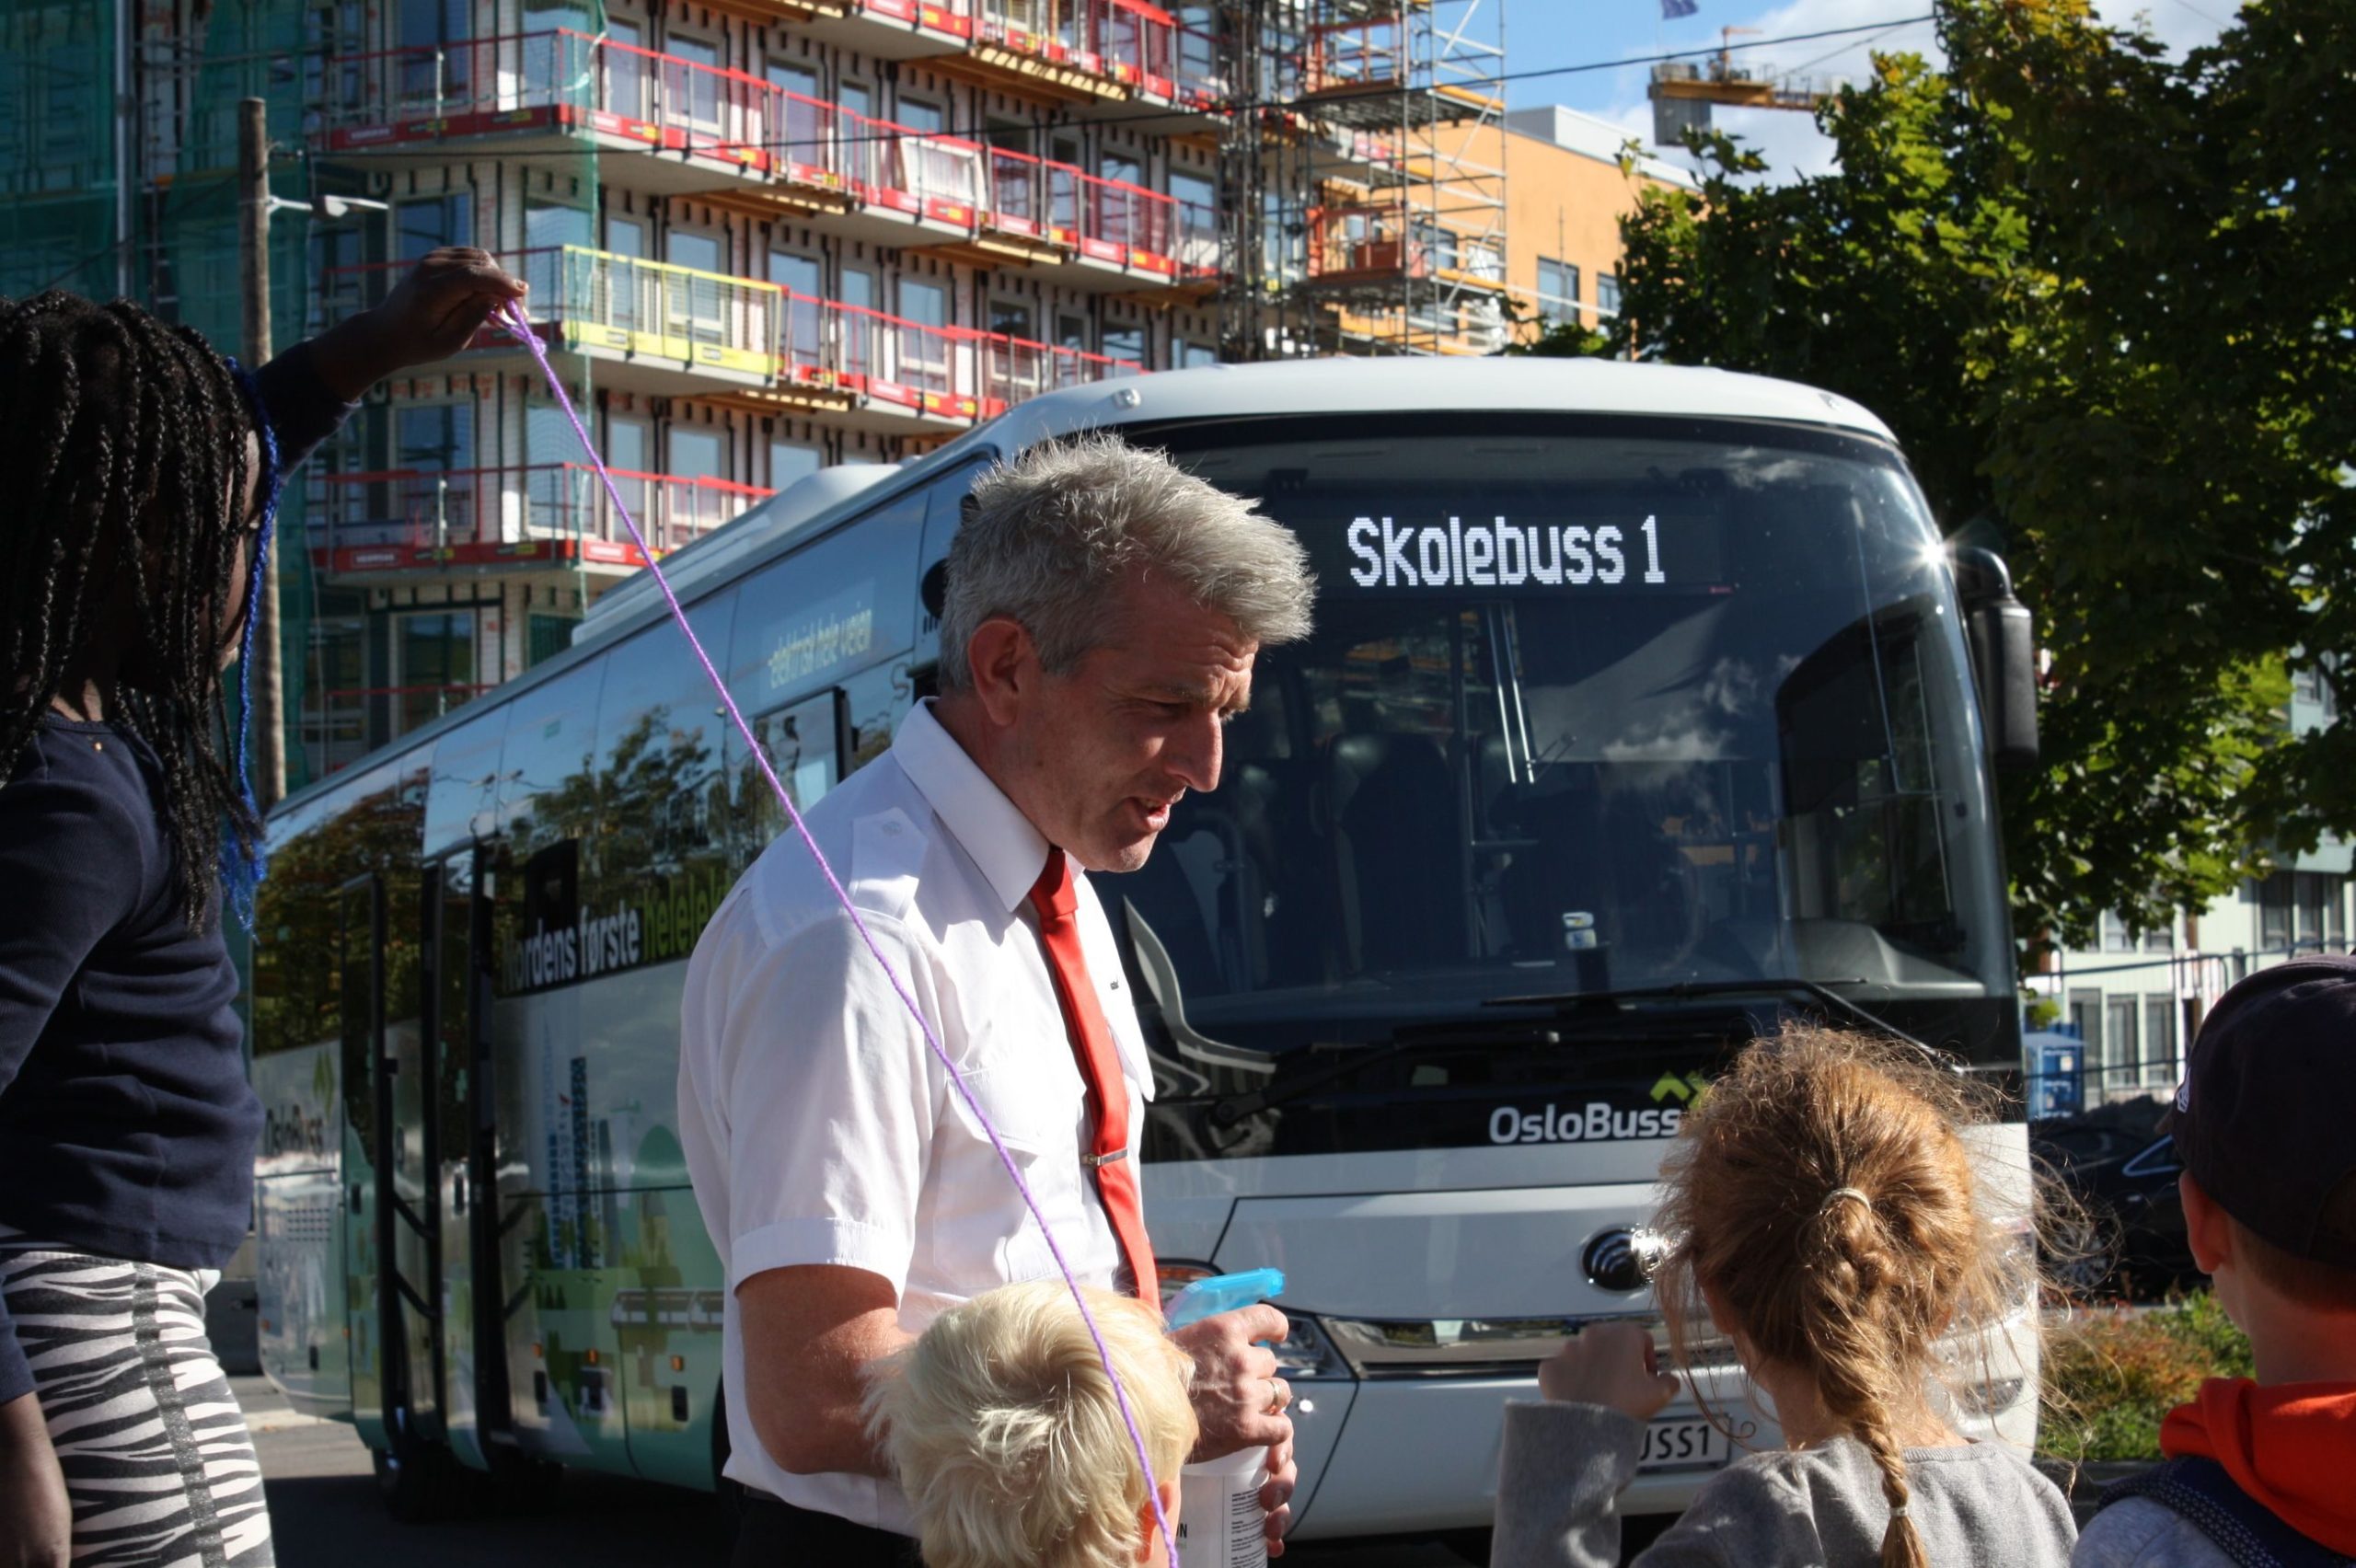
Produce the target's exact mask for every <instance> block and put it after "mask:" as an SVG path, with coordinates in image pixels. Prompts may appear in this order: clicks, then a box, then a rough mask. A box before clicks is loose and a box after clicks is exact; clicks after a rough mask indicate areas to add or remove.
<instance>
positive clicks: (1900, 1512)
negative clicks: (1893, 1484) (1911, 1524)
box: [1889, 1503, 1907, 1519]
mask: <svg viewBox="0 0 2356 1568" xmlns="http://www.w3.org/2000/svg"><path fill="white" fill-rule="evenodd" d="M1906 1509H1907V1505H1906V1504H1903V1503H1900V1505H1898V1506H1897V1507H1895V1508H1892V1509H1891V1510H1890V1511H1889V1516H1890V1517H1891V1518H1893V1519H1902V1518H1904V1517H1906Z"/></svg>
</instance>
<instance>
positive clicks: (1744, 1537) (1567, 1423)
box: [1492, 1028, 2077, 1568]
mask: <svg viewBox="0 0 2356 1568" xmlns="http://www.w3.org/2000/svg"><path fill="white" fill-rule="evenodd" d="M1976 1119H1977V1117H1976V1115H1975V1112H1974V1097H1973V1095H1972V1092H1971V1088H1970V1085H1969V1083H1968V1081H1967V1080H1965V1079H1963V1078H1961V1077H1959V1076H1958V1075H1957V1074H1954V1073H1950V1072H1947V1071H1946V1070H1944V1069H1943V1068H1942V1067H1940V1066H1937V1065H1936V1064H1934V1062H1932V1061H1931V1060H1930V1059H1929V1058H1927V1057H1926V1056H1925V1055H1923V1054H1922V1053H1920V1052H1918V1051H1914V1050H1912V1049H1911V1048H1905V1047H1900V1046H1898V1045H1895V1044H1886V1043H1880V1042H1877V1041H1874V1040H1871V1039H1867V1038H1865V1037H1864V1036H1860V1035H1854V1034H1847V1033H1842V1032H1835V1031H1831V1030H1823V1029H1807V1028H1798V1029H1788V1030H1786V1031H1785V1032H1784V1033H1783V1034H1781V1035H1780V1036H1777V1037H1774V1038H1772V1039H1767V1040H1762V1041H1760V1042H1758V1043H1755V1044H1753V1045H1752V1046H1751V1047H1750V1049H1749V1050H1747V1051H1745V1052H1744V1053H1743V1055H1741V1056H1740V1057H1738V1059H1737V1060H1736V1062H1735V1065H1734V1066H1733V1068H1732V1070H1731V1071H1729V1072H1728V1073H1727V1075H1726V1076H1725V1077H1724V1078H1720V1079H1719V1080H1718V1081H1717V1082H1716V1083H1715V1084H1713V1085H1712V1086H1711V1089H1710V1092H1709V1094H1708V1095H1707V1096H1706V1097H1705V1098H1704V1099H1703V1101H1702V1102H1701V1103H1700V1105H1699V1106H1698V1107H1697V1108H1696V1109H1695V1110H1693V1111H1692V1112H1691V1113H1688V1115H1687V1116H1686V1118H1685V1121H1684V1124H1683V1126H1682V1127H1681V1128H1680V1131H1679V1136H1678V1142H1677V1145H1676V1147H1674V1149H1673V1150H1672V1151H1671V1153H1670V1154H1669V1158H1668V1159H1667V1160H1666V1161H1665V1162H1664V1163H1663V1166H1662V1170H1661V1179H1662V1182H1663V1185H1664V1188H1665V1200H1666V1201H1665V1202H1664V1204H1663V1206H1662V1210H1661V1215H1660V1221H1659V1224H1660V1229H1661V1231H1662V1234H1663V1235H1664V1237H1665V1238H1666V1239H1667V1241H1668V1251H1667V1252H1666V1253H1665V1254H1664V1256H1663V1258H1662V1260H1661V1262H1660V1263H1659V1265H1658V1266H1657V1268H1656V1269H1655V1271H1654V1286H1655V1290H1656V1292H1657V1297H1658V1299H1659V1301H1660V1304H1661V1309H1662V1311H1663V1313H1664V1314H1665V1316H1666V1317H1667V1319H1668V1322H1669V1343H1670V1346H1671V1349H1672V1352H1673V1353H1674V1354H1675V1355H1677V1357H1678V1359H1679V1360H1680V1362H1684V1363H1686V1364H1687V1365H1688V1366H1690V1365H1691V1360H1692V1357H1691V1355H1690V1350H1689V1342H1690V1338H1691V1336H1692V1332H1693V1327H1694V1325H1695V1324H1697V1323H1698V1322H1699V1321H1700V1320H1701V1319H1702V1318H1703V1316H1704V1315H1706V1316H1707V1318H1708V1319H1709V1320H1711V1321H1712V1322H1713V1323H1715V1325H1716V1327H1717V1328H1718V1330H1719V1331H1720V1332H1723V1333H1724V1334H1726V1335H1727V1337H1728V1338H1729V1339H1730V1340H1731V1341H1732V1342H1733V1345H1734V1350H1735V1354H1736V1355H1738V1357H1739V1358H1740V1360H1741V1363H1742V1365H1743V1366H1744V1367H1745V1368H1746V1369H1747V1370H1748V1372H1749V1374H1750V1378H1751V1379H1752V1381H1753V1382H1754V1383H1755V1384H1756V1385H1757V1387H1758V1388H1759V1389H1761V1390H1762V1391H1764V1392H1765V1393H1766V1394H1767V1395H1768V1397H1769V1398H1770V1399H1771V1400H1772V1401H1773V1406H1774V1412H1775V1416H1776V1419H1777V1420H1778V1421H1779V1422H1780V1423H1781V1424H1782V1426H1783V1432H1784V1442H1785V1444H1786V1445H1787V1447H1784V1448H1783V1449H1780V1450H1773V1451H1768V1452H1761V1453H1754V1454H1750V1455H1748V1456H1746V1457H1745V1458H1741V1459H1739V1460H1738V1461H1737V1462H1736V1463H1734V1464H1732V1465H1730V1466H1728V1467H1727V1469H1726V1470H1723V1471H1721V1472H1719V1474H1717V1475H1716V1476H1715V1477H1713V1478H1712V1479H1711V1481H1710V1482H1708V1483H1707V1484H1706V1485H1704V1486H1703V1488H1702V1490H1701V1493H1700V1494H1699V1495H1698V1496H1697V1497H1695V1499H1694V1500H1693V1503H1692V1506H1691V1507H1689V1508H1688V1509H1687V1511H1686V1513H1685V1515H1684V1516H1683V1517H1682V1518H1681V1519H1680V1520H1679V1521H1678V1522H1677V1523H1676V1524H1675V1525H1674V1526H1672V1527H1670V1528H1669V1530H1668V1531H1666V1532H1665V1533H1664V1534H1662V1535H1661V1536H1660V1538H1659V1539H1657V1540H1656V1541H1655V1542H1654V1543H1653V1544H1652V1546H1651V1547H1650V1548H1649V1549H1647V1550H1646V1551H1644V1552H1643V1553H1642V1554H1640V1555H1639V1556H1638V1557H1637V1558H1636V1560H1635V1561H1636V1562H1638V1563H1640V1564H1643V1565H1645V1568H1685V1565H1689V1564H1691V1565H1695V1568H1699V1565H1703V1564H1728V1565H1731V1564H1738V1563H1740V1564H1755V1565H1759V1568H1773V1565H1775V1564H1792V1565H1795V1568H1796V1565H1799V1564H1822V1565H1826V1568H1875V1565H1878V1568H1929V1565H1930V1564H1934V1563H1935V1564H1940V1565H1942V1568H1946V1565H1954V1568H1962V1565H1964V1564H1967V1563H1981V1562H1996V1563H2003V1564H2004V1568H2049V1565H2050V1568H2061V1565H2062V1564H2065V1563H2067V1562H2069V1560H2070V1551H2071V1547H2072V1544H2073V1541H2074V1540H2075V1539H2076V1535H2077V1531H2076V1528H2075V1527H2074V1525H2073V1523H2072V1520H2071V1516H2070V1509H2069V1505H2067V1504H2066V1503H2065V1502H2064V1501H2063V1499H2062V1497H2061V1493H2060V1492H2059V1490H2057V1489H2056V1488H2055V1487H2054V1486H2053V1484H2052V1483H2051V1482H2049V1481H2047V1480H2046V1479H2045V1478H2044V1477H2042V1476H2040V1475H2038V1473H2037V1472H2036V1471H2035V1470H2032V1469H2030V1468H2029V1466H2028V1464H2027V1461H2026V1459H2025V1458H2022V1457H2020V1456H2018V1455H2015V1454H2014V1453H2013V1452H2011V1451H2010V1450H2008V1449H2006V1448H2004V1447H2002V1446H2001V1445H1998V1444H1993V1443H1981V1444H1975V1443H1971V1442H1968V1441H1967V1440H1966V1439H1965V1438H1964V1437H1963V1436H1962V1435H1961V1434H1959V1433H1958V1432H1957V1431H1956V1429H1955V1427H1954V1424H1953V1423H1952V1420H1951V1418H1950V1415H1949V1413H1948V1409H1947V1406H1946V1401H1944V1400H1943V1399H1942V1398H1941V1396H1940V1394H1939V1391H1938V1384H1939V1381H1940V1377H1941V1374H1942V1372H1943V1371H1944V1370H1946V1361H1947V1358H1948V1355H1949V1354H1950V1352H1951V1351H1952V1350H1953V1349H1954V1348H1955V1347H1956V1346H1957V1345H1958V1343H1963V1344H1965V1345H1967V1346H1968V1345H1969V1343H1970V1342H1971V1340H1973V1339H1974V1338H1981V1339H1983V1340H1984V1339H1985V1338H1986V1337H1988V1336H1992V1335H1994V1334H1996V1333H1997V1332H1999V1331H2000V1325H2001V1324H2002V1322H2003V1321H2004V1319H2005V1318H2006V1317H2007V1316H2008V1315H2010V1314H2011V1313H2013V1312H2015V1311H2017V1310H2018V1309H2019V1308H2020V1306H2021V1304H2022V1303H2023V1302H2025V1301H2027V1300H2029V1299H2031V1298H2032V1297H2033V1283H2034V1268H2035V1265H2034V1262H2031V1261H2029V1260H2028V1259H2027V1257H2026V1256H2025V1255H2024V1251H2023V1250H2019V1249H2015V1248H2013V1247H2011V1246H2008V1245H2007V1244H2006V1239H2005V1238H2004V1235H2003V1233H2002V1232H2000V1230H1999V1229H1998V1228H1997V1227H1996V1226H1995V1225H1994V1223H1993V1222H1992V1216H1991V1215H1990V1214H1989V1212H1988V1209H1987V1206H1986V1205H1985V1204H1984V1203H1983V1201H1982V1199H1981V1193H1982V1191H1983V1186H1982V1183H1981V1182H1979V1181H1978V1180H1977V1177H1976V1173H1975V1171H1974V1169H1973V1161H1972V1157H1971V1154H1970V1151H1969V1147H1968V1145H1967V1142H1966V1132H1967V1129H1968V1127H1969V1125H1970V1124H1971V1123H1972V1122H1973V1121H1974V1120H1976ZM1983 1355H1984V1352H1983ZM1965 1359H1966V1360H1967V1362H1970V1361H1972V1360H1974V1359H1975V1358H1972V1357H1969V1356H1967V1357H1966V1358H1965ZM1971 1369H1972V1368H1971V1367H1970V1366H1966V1367H1964V1368H1962V1369H1961V1370H1964V1371H1966V1372H1969V1370H1971ZM1983 1369H1984V1368H1983ZM1538 1384H1539V1389H1540V1391H1541V1392H1542V1394H1543V1395H1544V1396H1545V1402H1544V1403H1540V1404H1521V1403H1517V1404H1510V1405H1508V1406H1507V1411H1506V1431H1505V1451H1504V1458H1503V1461H1502V1467H1503V1468H1502V1475H1501V1478H1500V1481H1499V1484H1498V1490H1497V1516H1496V1547H1495V1551H1494V1555H1493V1558H1492V1561H1493V1562H1496V1563H1497V1564H1499V1565H1500V1568H1585V1565H1587V1564H1598V1565H1604V1564H1611V1563H1615V1562H1618V1561H1619V1560H1620V1518H1619V1515H1618V1513H1617V1511H1616V1506H1615V1503H1616V1499H1617V1496H1618V1494H1619V1493H1620V1491H1621V1489H1622V1488H1623V1487H1624V1486H1626V1485H1627V1484H1628V1482H1629V1481H1630V1480H1631V1479H1632V1478H1633V1477H1634V1474H1635V1470H1636V1461H1637V1457H1638V1454H1639V1451H1640V1448H1641V1445H1642V1442H1643V1437H1644V1430H1645V1423H1646V1420H1648V1419H1649V1418H1650V1417H1652V1416H1654V1415H1656V1414H1657V1413H1658V1412H1660V1410H1661V1409H1662V1408H1663V1407H1664V1406H1666V1405H1667V1404H1668V1403H1669V1400H1670V1399H1671V1398H1672V1397H1674V1395H1675V1394H1676V1392H1677V1388H1678V1380H1677V1378H1674V1377H1672V1376H1670V1375H1669V1374H1668V1373H1665V1372H1663V1371H1661V1370H1659V1369H1658V1368H1657V1366H1656V1365H1655V1364H1654V1359H1653V1348H1652V1340H1651V1336H1650V1335H1649V1334H1647V1333H1646V1332H1645V1331H1644V1330H1643V1329H1641V1328H1639V1327H1638V1326H1636V1325H1634V1324H1633V1323H1604V1324H1598V1325H1596V1326H1594V1327H1592V1328H1589V1329H1588V1330H1587V1331H1585V1332H1582V1333H1580V1334H1579V1335H1578V1336H1577V1337H1576V1338H1575V1339H1572V1340H1570V1341H1569V1342H1567V1343H1565V1345H1564V1346H1563V1348H1562V1350H1561V1351H1560V1352H1558V1353H1557V1354H1556V1355H1554V1356H1553V1358H1552V1359H1551V1360H1549V1361H1548V1362H1547V1363H1545V1364H1544V1365H1543V1366H1541V1367H1540V1368H1539V1375H1538Z"/></svg>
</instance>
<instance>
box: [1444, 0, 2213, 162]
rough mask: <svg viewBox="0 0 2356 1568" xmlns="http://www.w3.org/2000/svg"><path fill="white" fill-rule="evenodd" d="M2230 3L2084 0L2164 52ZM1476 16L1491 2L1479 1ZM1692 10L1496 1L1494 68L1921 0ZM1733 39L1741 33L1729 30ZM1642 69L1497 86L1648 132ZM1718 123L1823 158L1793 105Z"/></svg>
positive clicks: (1896, 14) (1909, 5)
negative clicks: (1502, 45) (1500, 54)
mask: <svg viewBox="0 0 2356 1568" xmlns="http://www.w3.org/2000/svg"><path fill="white" fill-rule="evenodd" d="M2233 3H2234V0H2096V10H2097V11H2099V12H2100V13H2101V14H2102V16H2103V17H2104V19H2105V20H2107V21H2108V22H2110V23H2111V24H2112V25H2113V26H2117V27H2131V26H2135V25H2137V24H2138V23H2139V22H2140V23H2141V25H2142V26H2143V27H2144V28H2145V29H2148V30H2149V31H2150V32H2152V33H2153V34H2154V36H2155V37H2157V38H2158V39H2159V40H2161V41H2162V42H2163V43H2165V44H2166V45H2167V46H2168V47H2169V48H2170V49H2171V50H2172V51H2176V52H2182V51H2183V50H2186V49H2189V48H2192V47H2194V46H2196V45H2199V44H2202V43H2206V42H2209V41H2210V40H2213V39H2214V38H2215V37H2216V36H2217V33H2218V31H2219V30H2220V26H2221V24H2222V22H2223V20H2224V19H2226V18H2227V17H2230V16H2231V14H2232V8H2233ZM1479 4H1480V5H1481V6H1482V7H1483V9H1484V13H1485V14H1486V16H1487V17H1494V16H1495V15H1496V10H1495V8H1496V6H1498V4H1499V0H1479ZM1700 6H1701V8H1700V10H1699V11H1698V12H1697V13H1696V14H1695V15H1693V16H1691V17H1680V18H1678V19H1676V20H1673V21H1664V20H1662V19H1661V16H1660V6H1659V0H1508V3H1507V4H1506V6H1505V9H1504V12H1503V16H1504V21H1505V29H1506V40H1505V41H1506V56H1507V61H1506V68H1507V70H1508V71H1531V70H1539V69H1542V68H1544V67H1547V66H1553V65H1575V64H1585V63H1588V62H1590V61H1600V60H1617V59H1624V58H1628V57H1631V56H1636V55H1646V54H1653V53H1657V52H1661V51H1664V50H1673V49H1712V48H1715V47H1716V46H1717V43H1718V40H1719V31H1718V29H1721V28H1726V27H1738V28H1755V29H1759V31H1758V36H1759V37H1761V38H1767V39H1773V38H1779V37H1784V36H1788V35H1790V34H1793V33H1808V32H1820V31H1824V30H1827V29H1833V28H1844V27H1853V26H1856V25H1859V24H1863V23H1878V22H1885V21H1899V20H1902V19H1904V18H1905V17H1919V16H1923V15H1926V14H1927V13H1928V12H1929V11H1930V9H1931V6H1930V4H1929V0H1781V3H1772V4H1770V3H1761V0H1700ZM1737 41H1738V42H1739V41H1744V40H1743V38H1742V36H1741V35H1739V34H1738V35H1737ZM1935 47H1936V46H1935V42H1934V39H1933V36H1932V30H1931V29H1930V27H1929V25H1928V24H1921V25H1917V26H1912V27H1906V28H1900V29H1896V30H1894V31H1888V32H1872V33H1859V34H1855V35H1854V36H1853V37H1850V38H1843V39H1824V40H1819V41H1818V42H1815V43H1796V44H1790V45H1786V46H1782V47H1774V48H1766V49H1753V50H1747V51H1743V52H1740V53H1739V54H1738V56H1737V58H1738V59H1747V61H1748V62H1749V63H1750V64H1751V65H1752V66H1753V67H1754V68H1757V67H1772V68H1773V70H1774V71H1776V72H1779V73H1781V72H1799V71H1802V70H1803V69H1804V70H1805V72H1806V74H1807V75H1811V76H1842V75H1847V76H1852V77H1854V76H1858V75H1863V74H1864V71H1865V60H1866V51H1867V49H1868V48H1874V49H1879V50H1883V51H1885V52H1897V51H1900V50H1906V49H1914V50H1919V51H1922V52H1926V53H1929V52H1934V51H1935ZM1647 70H1648V67H1646V66H1643V65H1634V66H1629V67H1625V68H1623V69H1619V70H1611V71H1591V72H1586V73H1582V74H1580V75H1565V76H1551V77H1540V78H1537V79H1534V80H1523V81H1518V82H1510V83H1508V84H1507V87H1506V98H1507V103H1508V104H1509V105H1510V106H1511V107H1513V108H1515V109H1527V108H1530V107H1533V106H1535V105H1539V104H1549V103H1562V104H1568V105H1569V106H1570V107H1571V108H1573V109H1577V110H1586V111H1587V112H1588V113H1589V114H1593V115H1597V116H1599V117H1600V118H1602V119H1605V120H1609V121H1612V122H1613V123H1615V124H1618V125H1621V126H1623V127H1624V128H1625V129H1626V130H1627V131H1628V132H1629V133H1632V134H1634V135H1636V136H1639V137H1642V138H1643V139H1645V140H1647V141H1649V140H1650V139H1651V133H1652V110H1651V107H1650V106H1649V105H1648V104H1647V103H1646V100H1645V82H1646V71H1647ZM1716 113H1717V116H1718V123H1719V124H1720V125H1721V126H1723V127H1724V128H1726V129H1727V130H1729V131H1733V132H1735V133H1738V134H1740V135H1743V136H1745V137H1746V138H1749V139H1750V140H1752V141H1754V142H1755V143H1756V144H1758V145H1759V146H1760V147H1761V150H1762V151H1763V152H1765V154H1766V155H1767V158H1768V161H1769V163H1770V165H1771V166H1773V168H1774V169H1775V170H1776V171H1778V172H1783V171H1790V172H1797V173H1815V172H1819V171H1820V170H1822V169H1823V168H1824V167H1827V166H1828V165H1829V164H1830V162H1831V144H1829V143H1827V142H1826V141H1825V139H1824V138H1823V137H1822V136H1821V135H1819V134H1818V133H1817V131H1816V128H1815V126H1814V125H1813V124H1812V123H1811V122H1810V121H1809V119H1808V117H1807V115H1805V114H1796V113H1789V112H1781V111H1775V110H1724V109H1721V110H1717V111H1716Z"/></svg>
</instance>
